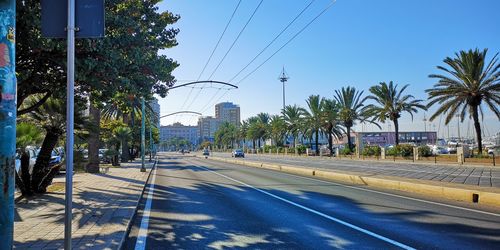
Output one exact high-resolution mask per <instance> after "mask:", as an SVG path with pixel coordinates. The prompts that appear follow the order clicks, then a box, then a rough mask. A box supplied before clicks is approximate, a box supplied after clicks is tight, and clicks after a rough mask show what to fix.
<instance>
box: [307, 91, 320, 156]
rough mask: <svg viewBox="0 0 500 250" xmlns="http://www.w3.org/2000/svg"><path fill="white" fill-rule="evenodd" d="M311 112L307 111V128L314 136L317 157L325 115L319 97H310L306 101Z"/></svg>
mask: <svg viewBox="0 0 500 250" xmlns="http://www.w3.org/2000/svg"><path fill="white" fill-rule="evenodd" d="M306 103H307V106H308V108H309V110H305V113H304V114H305V119H306V123H307V125H306V127H307V128H308V130H309V131H310V132H311V135H314V142H315V146H316V155H319V132H320V129H321V125H322V124H323V114H322V110H321V99H320V98H319V95H310V96H309V98H308V99H307V100H306Z"/></svg>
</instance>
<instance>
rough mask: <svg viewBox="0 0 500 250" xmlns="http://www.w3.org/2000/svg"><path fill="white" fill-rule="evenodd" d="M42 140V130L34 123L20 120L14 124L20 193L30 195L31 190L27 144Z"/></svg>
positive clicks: (17, 182) (31, 144)
mask: <svg viewBox="0 0 500 250" xmlns="http://www.w3.org/2000/svg"><path fill="white" fill-rule="evenodd" d="M42 140H43V133H42V131H41V130H40V129H39V128H38V127H37V126H35V125H34V124H31V123H27V122H20V123H17V125H16V148H17V152H18V153H19V154H20V161H21V167H20V170H19V171H20V172H19V173H18V172H16V173H15V174H16V185H17V187H18V188H19V190H20V191H21V193H22V195H24V196H30V195H32V194H33V191H32V190H31V188H30V186H29V185H30V182H31V176H30V169H29V163H30V155H29V153H28V152H27V151H26V147H27V146H33V145H38V144H40V142H41V141H42Z"/></svg>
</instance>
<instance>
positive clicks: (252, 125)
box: [246, 116, 260, 150]
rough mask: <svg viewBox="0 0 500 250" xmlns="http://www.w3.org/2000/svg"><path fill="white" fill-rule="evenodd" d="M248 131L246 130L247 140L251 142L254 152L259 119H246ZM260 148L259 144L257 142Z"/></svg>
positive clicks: (258, 132) (257, 136) (253, 117)
mask: <svg viewBox="0 0 500 250" xmlns="http://www.w3.org/2000/svg"><path fill="white" fill-rule="evenodd" d="M247 123H248V130H247V135H246V136H247V138H248V139H250V140H252V147H253V149H254V150H255V144H256V143H255V141H256V140H259V138H260V137H259V136H260V131H259V118H258V117H256V116H252V117H249V118H248V119H247ZM259 147H260V142H259Z"/></svg>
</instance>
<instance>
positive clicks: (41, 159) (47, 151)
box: [31, 129, 62, 193]
mask: <svg viewBox="0 0 500 250" xmlns="http://www.w3.org/2000/svg"><path fill="white" fill-rule="evenodd" d="M61 134H62V131H60V130H59V129H49V130H47V134H46V135H45V139H43V143H42V147H41V148H40V153H38V157H37V158H36V162H35V166H33V172H32V174H31V189H32V190H33V192H35V193H43V192H45V190H40V189H39V186H40V183H42V180H43V179H44V177H45V175H47V173H48V172H49V162H50V158H51V156H52V150H53V149H54V147H55V146H56V144H57V141H58V140H59V136H60V135H61Z"/></svg>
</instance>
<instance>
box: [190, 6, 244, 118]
mask: <svg viewBox="0 0 500 250" xmlns="http://www.w3.org/2000/svg"><path fill="white" fill-rule="evenodd" d="M240 4H241V0H240V1H239V2H238V4H237V5H236V7H235V8H234V10H233V13H232V14H231V17H230V18H229V20H228V21H227V23H226V26H225V27H224V31H222V34H221V35H220V36H219V40H218V41H217V44H215V47H214V49H213V50H212V53H210V56H209V57H208V60H207V62H206V63H205V66H203V69H202V70H201V72H200V74H199V75H198V78H196V81H199V80H200V78H201V76H202V75H203V73H204V72H205V69H206V68H207V66H208V64H209V63H210V61H211V60H212V57H213V55H214V53H215V51H216V50H217V48H218V47H219V44H220V42H221V40H222V37H224V34H226V31H227V28H228V27H229V24H230V23H231V21H232V20H233V18H234V15H235V14H236V11H237V10H238V8H239V7H240ZM203 85H204V86H205V84H203ZM200 91H201V89H200V90H199V91H198V94H197V95H196V97H198V95H199V92H200ZM192 92H193V89H191V90H190V91H189V93H188V96H187V97H186V99H184V103H182V106H181V109H183V108H184V106H185V105H186V103H187V101H188V100H189V98H190V97H191V93H192Z"/></svg>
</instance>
